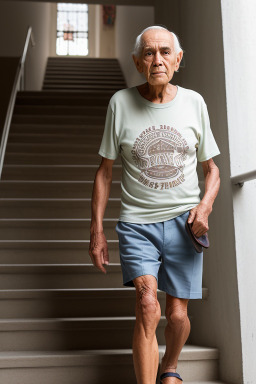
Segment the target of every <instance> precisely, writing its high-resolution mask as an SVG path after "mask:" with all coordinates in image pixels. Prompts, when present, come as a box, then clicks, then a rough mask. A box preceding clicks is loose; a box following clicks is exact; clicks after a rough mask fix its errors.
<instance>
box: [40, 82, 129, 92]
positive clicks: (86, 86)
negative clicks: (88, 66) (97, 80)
mask: <svg viewBox="0 0 256 384" xmlns="http://www.w3.org/2000/svg"><path fill="white" fill-rule="evenodd" d="M51 88H53V89H54V90H56V89H67V90H68V89H75V90H77V89H81V90H89V89H97V90H100V91H101V90H105V89H106V90H113V91H114V90H116V91H118V90H120V89H123V88H125V87H124V86H123V87H120V86H119V85H118V84H117V85H115V84H109V85H108V84H106V85H101V84H96V85H95V84H91V85H90V84H83V85H78V84H77V85H72V84H56V83H55V84H54V83H53V84H51V85H50V84H49V85H44V86H43V90H47V89H51Z"/></svg>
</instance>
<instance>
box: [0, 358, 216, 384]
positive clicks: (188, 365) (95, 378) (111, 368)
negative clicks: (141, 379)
mask: <svg viewBox="0 0 256 384" xmlns="http://www.w3.org/2000/svg"><path fill="white" fill-rule="evenodd" d="M102 360H103V359H102ZM115 360H116V361H114V359H111V361H108V360H106V359H105V362H104V363H97V364H92V363H89V362H88V363H86V362H84V363H83V366H67V365H68V361H67V363H66V365H64V364H63V366H62V367H56V366H52V367H36V368H33V369H30V368H15V369H1V370H0V382H1V383H8V384H21V383H22V384H23V383H26V384H35V382H36V383H37V384H45V378H46V377H47V384H56V383H61V384H85V383H86V384H87V383H93V384H110V383H111V384H119V383H120V378H122V384H136V382H137V381H136V378H135V372H134V366H133V359H132V355H131V356H129V357H125V360H126V361H125V362H124V359H121V358H120V357H119V356H116V357H115ZM102 364H103V365H102ZM199 367H200V369H199ZM214 371H216V372H217V371H218V364H217V362H216V361H215V360H209V362H208V361H207V360H205V361H204V360H202V361H197V360H196V361H193V360H191V361H190V360H189V361H179V373H180V375H181V377H182V378H183V380H184V382H186V383H188V384H190V382H191V380H193V379H192V377H194V376H196V379H195V380H194V382H195V383H197V382H201V383H202V384H217V382H216V381H217V378H216V373H215V374H214V375H213V372H214ZM124 372H125V374H124ZM194 372H196V374H197V375H195V374H194ZM199 377H200V378H199ZM194 382H193V383H194ZM157 383H159V381H157ZM219 384H223V383H219Z"/></svg>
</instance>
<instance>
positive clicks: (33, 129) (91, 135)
mask: <svg viewBox="0 0 256 384" xmlns="http://www.w3.org/2000/svg"><path fill="white" fill-rule="evenodd" d="M103 132H104V125H100V126H97V125H93V126H84V125H82V126H78V125H73V126H72V125H71V126H66V127H65V126H63V125H41V124H28V125H25V124H13V125H12V126H11V131H10V134H9V138H8V142H10V140H11V139H12V138H13V137H15V135H19V137H20V138H21V137H22V136H25V137H26V135H29V136H35V137H36V136H37V135H45V136H46V135H48V136H50V137H54V135H56V136H59V137H60V138H61V137H65V136H66V135H69V136H70V137H71V138H72V137H73V136H75V135H82V137H85V138H86V139H87V140H90V141H92V142H93V141H94V140H97V139H99V138H101V137H102V135H103ZM46 137H47V136H46Z"/></svg>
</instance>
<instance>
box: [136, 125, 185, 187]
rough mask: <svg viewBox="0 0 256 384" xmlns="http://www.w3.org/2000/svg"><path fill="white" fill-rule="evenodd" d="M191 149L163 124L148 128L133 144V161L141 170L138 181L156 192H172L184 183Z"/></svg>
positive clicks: (174, 130)
mask: <svg viewBox="0 0 256 384" xmlns="http://www.w3.org/2000/svg"><path fill="white" fill-rule="evenodd" d="M188 149H189V146H188V144H187V142H186V140H185V139H184V138H183V137H182V135H181V134H180V132H178V131H177V129H175V128H173V127H169V126H167V125H160V128H156V127H155V126H152V127H149V128H147V129H145V130H144V131H143V132H142V133H141V134H140V135H139V137H137V139H136V140H135V142H134V145H133V148H132V158H133V160H134V161H135V164H136V165H137V167H138V168H139V169H140V170H141V174H140V176H139V179H138V181H139V182H140V183H142V184H143V185H145V186H147V187H149V188H153V189H170V188H174V187H176V186H177V185H180V184H181V183H183V182H184V181H185V178H184V173H183V169H184V167H185V164H184V161H185V160H186V158H187V152H188Z"/></svg>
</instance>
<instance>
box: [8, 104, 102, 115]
mask: <svg viewBox="0 0 256 384" xmlns="http://www.w3.org/2000/svg"><path fill="white" fill-rule="evenodd" d="M106 110H107V109H106V107H105V106H103V107H95V106H94V107H93V106H87V105H83V106H82V105H81V106H74V105H72V106H70V105H16V106H15V108H14V116H15V117H16V116H17V115H29V116H30V115H43V116H44V115H54V116H55V115H56V116H57V115H62V116H72V115H75V116H76V115H79V116H83V115H85V116H106Z"/></svg>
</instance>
